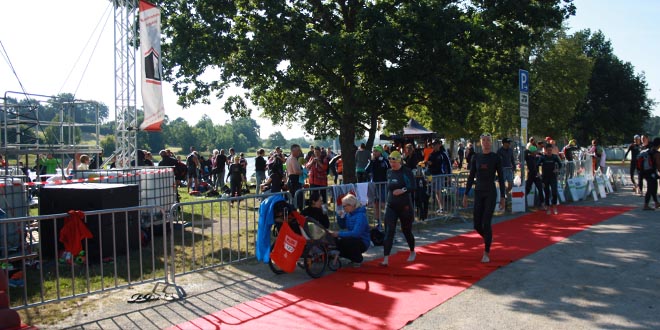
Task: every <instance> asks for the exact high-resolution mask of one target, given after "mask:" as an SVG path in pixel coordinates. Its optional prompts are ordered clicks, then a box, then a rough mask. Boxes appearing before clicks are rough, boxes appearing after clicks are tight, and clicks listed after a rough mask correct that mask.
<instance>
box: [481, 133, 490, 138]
mask: <svg viewBox="0 0 660 330" xmlns="http://www.w3.org/2000/svg"><path fill="white" fill-rule="evenodd" d="M490 136H491V135H490V133H482V134H481V137H482V138H483V137H490Z"/></svg>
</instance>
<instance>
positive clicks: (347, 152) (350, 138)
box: [339, 114, 357, 183]
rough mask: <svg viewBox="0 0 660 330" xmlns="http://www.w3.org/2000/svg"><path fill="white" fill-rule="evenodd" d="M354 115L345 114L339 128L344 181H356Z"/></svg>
mask: <svg viewBox="0 0 660 330" xmlns="http://www.w3.org/2000/svg"><path fill="white" fill-rule="evenodd" d="M353 120H354V119H353V116H352V115H350V114H345V115H344V117H343V118H342V124H341V127H340V128H339V145H341V159H342V162H343V167H344V173H343V177H344V183H356V182H357V177H356V176H355V150H356V149H357V148H356V147H355V125H354V123H352V121H353Z"/></svg>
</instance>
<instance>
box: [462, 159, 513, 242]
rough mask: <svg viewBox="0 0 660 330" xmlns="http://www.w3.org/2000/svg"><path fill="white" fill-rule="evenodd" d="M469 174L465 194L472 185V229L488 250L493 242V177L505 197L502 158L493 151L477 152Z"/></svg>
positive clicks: (494, 191) (494, 189)
mask: <svg viewBox="0 0 660 330" xmlns="http://www.w3.org/2000/svg"><path fill="white" fill-rule="evenodd" d="M469 168H470V175H469V176H468V181H467V186H466V187H465V194H468V193H469V192H470V189H472V185H473V184H474V183H475V179H476V184H475V187H474V212H473V218H474V219H473V222H474V229H475V230H476V231H477V232H478V233H479V235H481V237H483V239H484V250H485V251H486V252H487V253H488V252H490V245H491V243H492V242H493V229H492V227H491V221H492V220H493V212H494V211H495V201H496V200H497V195H496V194H497V189H496V188H495V177H496V173H497V181H498V182H499V184H500V198H505V197H504V196H505V195H504V194H505V186H504V176H503V173H502V159H500V157H499V156H498V155H497V154H496V153H494V152H491V153H488V154H484V153H478V154H475V155H474V157H473V158H472V162H471V163H470V165H469Z"/></svg>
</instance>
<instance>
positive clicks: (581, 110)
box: [572, 30, 653, 144]
mask: <svg viewBox="0 0 660 330" xmlns="http://www.w3.org/2000/svg"><path fill="white" fill-rule="evenodd" d="M575 36H576V37H578V38H582V39H583V40H584V45H585V48H584V53H585V54H586V55H587V56H588V57H589V58H591V59H592V60H593V61H594V66H593V70H592V72H591V77H590V80H589V91H588V93H587V96H586V98H585V99H584V101H583V102H581V103H580V104H579V105H578V107H577V109H576V116H575V120H574V121H573V123H572V129H573V132H574V133H575V137H576V138H577V139H578V141H580V142H581V143H587V142H588V141H590V140H591V139H594V138H595V139H598V140H599V141H600V142H601V143H602V144H611V143H620V142H621V141H629V140H630V137H631V136H633V135H634V134H638V133H639V132H641V131H642V129H643V125H644V123H645V122H647V120H648V119H649V118H650V116H651V107H652V106H653V100H651V99H649V98H648V96H647V94H646V91H647V89H648V85H647V83H646V78H645V77H644V74H635V71H634V67H633V65H632V64H630V63H629V62H625V63H624V62H623V61H621V60H620V59H619V58H618V57H617V56H616V55H614V53H613V50H612V45H611V43H610V41H609V40H606V38H605V35H604V34H603V33H602V32H600V31H598V32H595V33H593V34H591V31H590V30H584V31H580V32H578V33H576V34H575Z"/></svg>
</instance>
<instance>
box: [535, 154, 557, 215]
mask: <svg viewBox="0 0 660 330" xmlns="http://www.w3.org/2000/svg"><path fill="white" fill-rule="evenodd" d="M549 146H552V145H551V144H549ZM539 166H540V167H541V169H542V173H543V174H542V178H543V194H544V195H545V205H546V206H548V210H547V214H550V208H549V207H550V206H552V210H553V212H554V213H555V214H557V213H558V211H557V196H558V187H557V174H559V169H560V168H561V160H560V159H559V156H557V155H553V154H552V148H550V147H548V145H546V147H545V154H544V155H542V156H541V158H540V159H539ZM551 192H552V200H550V196H551V195H550V193H551Z"/></svg>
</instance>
